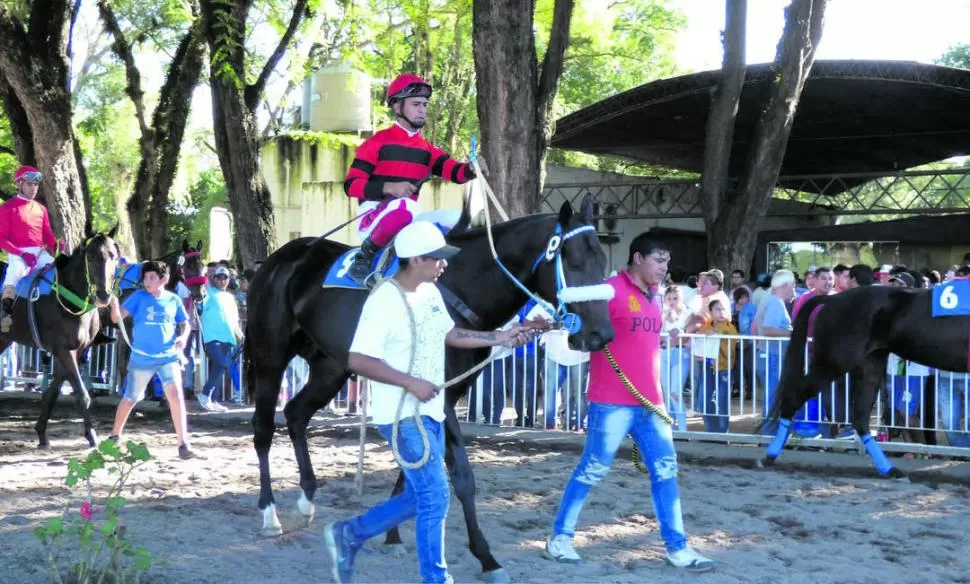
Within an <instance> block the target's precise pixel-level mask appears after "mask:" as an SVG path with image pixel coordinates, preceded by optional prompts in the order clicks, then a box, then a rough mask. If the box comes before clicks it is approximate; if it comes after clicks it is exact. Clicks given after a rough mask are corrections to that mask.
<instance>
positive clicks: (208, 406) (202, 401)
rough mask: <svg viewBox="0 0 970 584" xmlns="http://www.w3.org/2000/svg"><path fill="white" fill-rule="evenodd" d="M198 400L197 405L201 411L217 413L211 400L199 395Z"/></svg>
mask: <svg viewBox="0 0 970 584" xmlns="http://www.w3.org/2000/svg"><path fill="white" fill-rule="evenodd" d="M198 400H199V405H200V406H202V409H203V410H205V411H207V412H218V411H219V410H218V409H217V408H216V404H214V403H212V400H211V399H209V396H207V395H206V394H204V393H200V394H199V397H198Z"/></svg>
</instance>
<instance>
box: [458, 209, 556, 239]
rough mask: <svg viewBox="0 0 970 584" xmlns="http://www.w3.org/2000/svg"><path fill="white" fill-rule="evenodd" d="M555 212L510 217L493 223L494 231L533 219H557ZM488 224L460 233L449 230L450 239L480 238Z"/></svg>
mask: <svg viewBox="0 0 970 584" xmlns="http://www.w3.org/2000/svg"><path fill="white" fill-rule="evenodd" d="M555 217H556V216H555V214H553V213H537V214H534V215H525V216H524V217H516V218H514V219H509V220H508V221H503V222H502V223H493V224H492V231H493V232H494V233H503V232H505V231H507V230H509V229H515V228H517V227H522V225H523V224H526V223H531V222H533V221H541V220H548V219H555ZM486 229H487V227H486V226H481V227H475V228H473V229H469V230H468V231H462V232H460V233H454V232H449V233H448V239H449V240H451V241H454V242H459V241H464V240H468V239H478V238H481V237H483V236H484V235H485V230H486Z"/></svg>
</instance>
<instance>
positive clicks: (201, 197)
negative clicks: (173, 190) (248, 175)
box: [165, 168, 229, 249]
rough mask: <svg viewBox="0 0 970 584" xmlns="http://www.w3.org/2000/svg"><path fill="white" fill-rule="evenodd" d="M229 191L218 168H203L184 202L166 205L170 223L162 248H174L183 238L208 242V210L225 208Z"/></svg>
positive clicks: (227, 203)
mask: <svg viewBox="0 0 970 584" xmlns="http://www.w3.org/2000/svg"><path fill="white" fill-rule="evenodd" d="M228 205H229V194H228V193H227V192H226V183H225V181H224V180H223V178H222V172H221V171H220V170H219V169H218V168H213V169H209V170H205V171H202V172H201V173H200V174H199V177H198V179H197V180H196V181H195V183H194V184H192V186H191V187H190V188H189V197H188V200H187V201H173V202H172V203H170V204H169V225H168V235H167V238H166V246H165V249H176V248H177V246H178V245H180V244H181V242H182V240H183V239H187V240H189V241H192V242H195V241H199V240H200V239H201V240H202V241H205V242H208V241H209V211H211V210H212V208H213V207H227V206H228Z"/></svg>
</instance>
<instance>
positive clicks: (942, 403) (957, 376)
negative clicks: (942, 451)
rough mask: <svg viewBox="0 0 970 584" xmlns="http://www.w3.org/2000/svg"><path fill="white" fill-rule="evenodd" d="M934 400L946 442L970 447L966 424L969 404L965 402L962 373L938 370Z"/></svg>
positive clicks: (965, 386)
mask: <svg viewBox="0 0 970 584" xmlns="http://www.w3.org/2000/svg"><path fill="white" fill-rule="evenodd" d="M936 400H937V401H936V403H937V404H938V406H937V407H939V410H940V412H939V414H940V425H941V426H942V427H943V430H944V431H945V432H946V439H947V442H949V443H950V446H958V447H961V448H970V432H968V431H967V430H968V428H967V426H968V425H970V411H968V408H970V404H968V402H967V382H966V378H965V377H964V375H963V374H962V373H952V374H951V373H949V372H947V371H940V380H939V383H937V386H936ZM961 419H962V421H963V423H961Z"/></svg>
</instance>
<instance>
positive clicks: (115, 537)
mask: <svg viewBox="0 0 970 584" xmlns="http://www.w3.org/2000/svg"><path fill="white" fill-rule="evenodd" d="M149 460H151V454H150V453H149V452H148V448H147V447H146V446H145V445H144V444H136V443H135V442H133V441H131V440H129V441H128V442H127V443H126V444H125V445H124V446H123V447H122V445H120V444H118V442H116V441H113V440H105V441H103V442H101V444H99V445H98V448H97V450H94V451H93V452H91V453H90V454H88V456H87V458H85V459H84V460H79V459H76V458H72V459H71V460H70V461H69V462H68V464H67V477H66V479H65V484H66V485H67V486H68V487H71V488H74V487H77V486H78V485H81V486H82V487H84V489H85V494H84V495H83V496H82V497H81V499H82V502H81V503H80V505H78V504H77V498H76V497H75V498H72V500H71V502H69V503H68V504H67V506H66V507H65V509H64V511H63V512H62V513H61V515H60V516H58V517H52V518H51V519H48V520H47V522H46V523H44V524H43V525H41V526H38V527H37V528H36V529H34V535H35V536H36V537H37V539H38V541H40V543H41V544H42V545H43V546H44V547H45V548H46V552H47V560H48V563H49V565H50V568H51V571H52V575H53V578H54V581H56V582H64V581H65V579H64V577H63V574H64V572H65V567H66V568H67V569H66V571H67V573H68V574H69V577H70V580H69V581H71V582H77V583H78V584H86V583H93V582H99V583H100V582H114V583H121V582H137V581H138V579H139V577H140V575H141V574H143V573H145V572H147V571H148V570H149V569H151V567H152V563H153V558H152V555H151V553H149V551H148V550H147V549H145V548H143V547H137V546H135V545H134V544H133V543H132V542H131V540H130V538H128V536H127V530H126V527H125V525H124V524H123V523H122V521H121V512H122V511H123V510H124V507H125V503H126V502H127V501H126V499H125V498H124V497H123V496H122V495H121V493H122V492H123V490H124V487H125V483H126V482H127V481H128V479H129V478H130V477H131V475H132V473H133V472H134V470H135V469H137V468H138V467H140V466H142V465H144V464H145V463H146V462H147V461H149ZM99 471H104V472H103V473H100V472H99ZM101 474H107V475H108V476H109V477H113V479H114V482H113V483H112V484H111V486H110V487H109V488H108V492H107V494H106V495H105V496H104V497H103V498H102V499H101V502H102V504H103V507H102V508H97V507H95V504H96V502H97V501H96V497H95V496H94V493H93V491H94V484H93V481H92V479H96V478H97V477H98V475H101ZM64 564H66V566H65V565H64Z"/></svg>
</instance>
